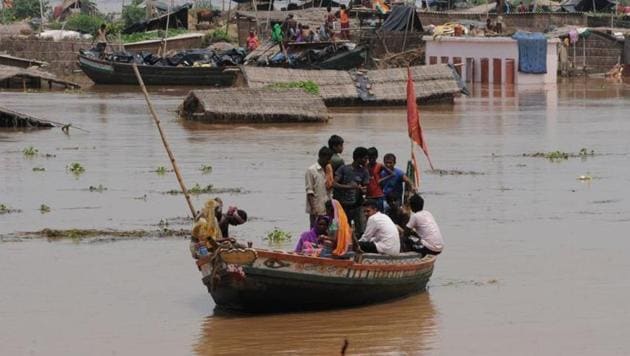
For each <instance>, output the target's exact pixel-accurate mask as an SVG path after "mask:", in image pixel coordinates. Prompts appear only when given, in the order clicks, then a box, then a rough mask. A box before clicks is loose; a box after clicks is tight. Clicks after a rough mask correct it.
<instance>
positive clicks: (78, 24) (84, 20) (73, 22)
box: [65, 13, 105, 35]
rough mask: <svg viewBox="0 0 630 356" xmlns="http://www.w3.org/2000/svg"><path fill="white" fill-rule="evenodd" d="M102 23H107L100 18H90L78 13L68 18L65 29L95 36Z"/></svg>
mask: <svg viewBox="0 0 630 356" xmlns="http://www.w3.org/2000/svg"><path fill="white" fill-rule="evenodd" d="M102 23H105V19H103V18H102V17H100V16H90V15H87V14H83V13H78V14H74V15H72V16H70V17H68V19H67V20H66V27H65V28H66V30H73V31H79V32H82V33H89V34H91V35H94V34H96V30H97V29H98V28H99V26H101V24H102Z"/></svg>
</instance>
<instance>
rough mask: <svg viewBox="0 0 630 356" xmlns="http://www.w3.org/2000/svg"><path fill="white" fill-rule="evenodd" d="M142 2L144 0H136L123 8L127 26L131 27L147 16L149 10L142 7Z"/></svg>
mask: <svg viewBox="0 0 630 356" xmlns="http://www.w3.org/2000/svg"><path fill="white" fill-rule="evenodd" d="M140 4H142V0H134V1H133V2H132V3H131V4H130V5H127V6H125V7H124V8H123V11H122V19H123V22H124V23H125V27H129V26H131V25H133V24H134V23H136V22H139V21H142V20H144V19H145V18H146V16H147V11H146V9H144V8H142V7H140Z"/></svg>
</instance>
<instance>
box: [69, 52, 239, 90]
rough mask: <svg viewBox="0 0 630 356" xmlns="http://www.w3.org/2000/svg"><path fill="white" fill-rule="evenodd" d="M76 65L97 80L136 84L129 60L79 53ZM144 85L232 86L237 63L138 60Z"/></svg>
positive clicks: (236, 71)
mask: <svg viewBox="0 0 630 356" xmlns="http://www.w3.org/2000/svg"><path fill="white" fill-rule="evenodd" d="M79 67H80V68H81V70H83V72H84V73H85V74H86V75H87V76H88V77H89V78H90V79H92V81H93V82H94V83H96V84H132V85H136V84H138V80H137V79H136V76H135V74H134V72H133V68H132V65H131V63H120V62H113V61H104V60H100V59H96V58H93V57H89V56H85V55H81V54H80V55H79ZM138 70H139V71H140V74H141V75H142V78H143V80H144V83H145V84H146V85H204V86H215V87H228V86H232V85H233V84H234V82H235V81H236V77H237V75H238V72H239V71H240V70H239V69H238V67H221V68H211V67H173V66H151V65H146V64H139V65H138Z"/></svg>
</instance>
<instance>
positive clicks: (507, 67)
mask: <svg viewBox="0 0 630 356" xmlns="http://www.w3.org/2000/svg"><path fill="white" fill-rule="evenodd" d="M423 39H424V40H425V42H426V51H425V60H426V63H427V64H436V63H449V64H453V65H454V66H455V68H456V69H457V70H458V72H459V73H460V74H461V75H462V77H463V79H464V80H465V81H467V82H479V83H492V84H515V85H519V86H520V85H531V84H536V85H541V84H542V85H546V84H555V83H556V80H557V72H558V44H559V43H560V41H559V40H558V39H556V38H554V39H549V40H548V41H547V73H544V74H530V73H522V72H519V71H518V58H519V57H518V44H517V41H516V40H514V39H512V38H510V37H436V38H433V37H431V36H424V37H423Z"/></svg>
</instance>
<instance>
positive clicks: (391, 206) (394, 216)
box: [295, 135, 444, 258]
mask: <svg viewBox="0 0 630 356" xmlns="http://www.w3.org/2000/svg"><path fill="white" fill-rule="evenodd" d="M343 151H344V140H343V138H342V137H340V136H338V135H332V136H331V137H330V139H329V140H328V146H323V147H321V148H320V150H319V152H318V158H317V162H316V163H314V164H313V165H311V166H310V167H308V169H307V170H306V173H305V191H306V212H307V213H308V214H309V222H310V229H309V230H308V231H305V232H304V233H302V234H301V236H300V240H299V241H298V243H297V246H296V248H295V252H296V253H299V254H305V255H311V256H319V257H337V258H344V257H347V256H350V255H351V254H352V253H353V252H355V251H360V252H368V253H382V254H387V255H397V254H399V253H401V252H407V251H415V252H418V253H420V254H422V255H423V256H424V255H428V254H431V255H437V254H440V253H441V252H442V249H443V247H444V241H443V238H442V234H441V232H440V228H439V227H438V225H437V223H436V222H435V219H434V217H433V215H432V214H431V213H430V212H429V211H427V210H424V199H423V198H422V197H421V196H420V195H419V194H417V193H416V188H415V187H414V185H413V182H412V181H411V180H409V179H408V177H407V175H406V174H405V173H404V172H403V171H402V170H401V169H399V168H397V167H396V156H395V155H394V154H393V153H387V154H385V155H384V156H383V163H381V162H378V150H377V149H376V148H375V147H370V148H365V147H356V148H355V149H354V151H353V152H352V162H351V163H349V164H346V163H345V161H344V160H343V158H342V157H341V154H342V153H343ZM405 185H406V186H407V187H408V189H407V191H408V193H410V194H406V195H407V196H408V199H407V200H406V202H407V204H403V201H404V200H403V193H404V187H405Z"/></svg>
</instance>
